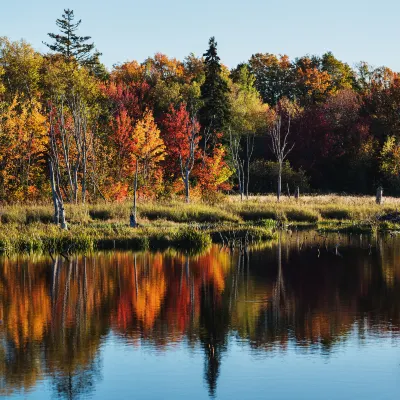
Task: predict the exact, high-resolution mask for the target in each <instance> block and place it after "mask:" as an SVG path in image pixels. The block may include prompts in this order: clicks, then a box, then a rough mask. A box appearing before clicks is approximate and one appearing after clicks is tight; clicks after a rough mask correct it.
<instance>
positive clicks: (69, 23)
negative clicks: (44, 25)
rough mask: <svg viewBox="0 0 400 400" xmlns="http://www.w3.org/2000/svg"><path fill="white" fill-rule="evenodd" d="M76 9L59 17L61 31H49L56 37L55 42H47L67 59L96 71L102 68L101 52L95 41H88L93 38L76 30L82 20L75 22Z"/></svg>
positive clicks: (65, 11)
mask: <svg viewBox="0 0 400 400" xmlns="http://www.w3.org/2000/svg"><path fill="white" fill-rule="evenodd" d="M74 19H75V16H74V11H73V10H70V9H66V10H64V14H63V15H62V18H61V19H57V21H56V25H57V26H58V27H59V28H60V33H59V34H57V33H49V34H48V35H49V36H50V37H51V38H52V39H54V43H53V44H49V43H45V42H43V44H45V45H46V46H47V47H48V48H49V49H50V50H52V51H54V52H56V53H60V54H62V55H63V56H64V57H65V58H66V59H67V60H73V59H74V60H76V61H77V62H78V63H79V64H81V65H84V66H86V67H88V68H89V69H91V70H92V71H94V72H96V71H97V70H99V69H101V68H100V65H101V64H100V62H99V57H100V56H101V53H99V52H98V51H97V50H96V49H95V46H94V43H86V42H87V41H88V40H90V39H91V37H90V36H78V35H77V34H76V31H77V30H78V28H79V25H80V24H81V22H82V20H79V21H78V22H76V23H74Z"/></svg>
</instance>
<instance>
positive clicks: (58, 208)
mask: <svg viewBox="0 0 400 400" xmlns="http://www.w3.org/2000/svg"><path fill="white" fill-rule="evenodd" d="M49 122H50V124H49V125H50V126H49V145H50V148H49V169H50V184H51V192H52V197H53V204H54V223H55V224H57V225H59V224H60V226H61V228H62V229H67V222H66V219H65V207H64V200H63V196H62V193H61V165H60V164H61V162H60V157H59V150H58V146H57V138H56V135H55V124H56V123H55V121H54V115H53V113H50V121H49Z"/></svg>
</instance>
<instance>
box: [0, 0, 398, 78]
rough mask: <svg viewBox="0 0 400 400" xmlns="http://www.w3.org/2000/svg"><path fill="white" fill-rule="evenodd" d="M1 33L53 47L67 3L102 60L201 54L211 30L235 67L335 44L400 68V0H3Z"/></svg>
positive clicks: (354, 56)
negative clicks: (263, 55) (259, 55)
mask: <svg viewBox="0 0 400 400" xmlns="http://www.w3.org/2000/svg"><path fill="white" fill-rule="evenodd" d="M1 3H2V4H1V7H0V36H8V37H9V38H11V39H13V40H17V39H21V38H24V39H25V40H27V41H28V42H29V43H31V44H32V45H33V46H34V47H35V48H36V49H37V50H40V51H45V50H46V48H45V46H44V45H43V44H42V40H47V36H46V34H47V33H48V32H54V31H56V28H55V20H56V19H57V18H58V17H60V16H61V13H62V11H63V9H64V8H72V9H73V10H74V11H75V15H76V17H77V18H80V19H82V21H83V22H82V25H81V31H80V33H81V34H82V35H90V36H92V38H93V41H94V42H95V43H96V45H97V47H98V49H99V50H100V51H101V52H102V53H103V57H102V61H103V62H104V63H105V64H106V65H107V66H108V67H111V66H112V65H113V64H115V63H120V62H124V61H127V60H132V59H136V60H138V61H143V60H144V59H145V58H146V57H147V56H149V55H153V54H154V53H155V52H158V51H159V52H163V53H165V54H167V55H168V56H171V57H177V58H180V59H182V58H184V57H185V56H186V55H187V54H189V53H190V52H194V53H195V54H196V55H201V54H202V53H203V52H204V51H205V50H206V48H207V42H208V39H209V37H210V36H213V35H214V36H215V37H216V39H217V41H218V47H219V54H220V56H221V59H222V61H223V62H224V63H225V64H226V65H227V66H229V67H233V66H235V65H236V64H237V63H239V62H242V61H245V60H248V58H249V57H250V56H251V54H253V53H256V52H269V53H276V54H288V55H289V56H290V58H295V57H298V56H301V55H304V54H322V53H324V52H325V51H329V50H330V51H332V52H333V53H334V54H335V55H336V56H337V57H338V58H340V59H341V60H343V61H346V62H348V63H349V64H350V65H352V66H353V65H354V64H355V63H357V62H358V61H361V60H363V61H367V62H369V63H370V64H372V65H374V66H381V65H386V66H388V67H390V68H392V69H394V70H396V71H400V40H399V39H400V24H399V23H398V19H399V16H400V2H399V1H396V0H380V1H375V2H371V1H368V0H363V1H361V0H336V1H330V2H327V1H325V0H303V1H300V0H299V1H296V0H286V1H285V0H273V1H272V0H246V1H237V0H230V1H229V0H214V1H212V0H203V1H192V0H186V1H184V0H169V1H162V0H151V1H137V0H136V1H133V0H114V1H98V0H97V1H96V0H80V1H78V0H65V1H58V0H52V1H50V0H35V1H33V0H20V1H13V0H1Z"/></svg>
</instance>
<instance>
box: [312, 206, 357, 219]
mask: <svg viewBox="0 0 400 400" xmlns="http://www.w3.org/2000/svg"><path fill="white" fill-rule="evenodd" d="M319 212H320V214H321V217H322V218H325V219H339V220H344V219H351V218H352V215H351V211H350V210H349V209H347V208H339V207H325V208H321V209H320V210H319Z"/></svg>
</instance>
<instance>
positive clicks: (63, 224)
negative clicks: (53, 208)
mask: <svg viewBox="0 0 400 400" xmlns="http://www.w3.org/2000/svg"><path fill="white" fill-rule="evenodd" d="M58 215H59V220H60V226H61V229H65V230H67V229H68V225H67V221H66V219H65V208H64V202H63V201H62V200H60V199H58Z"/></svg>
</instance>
